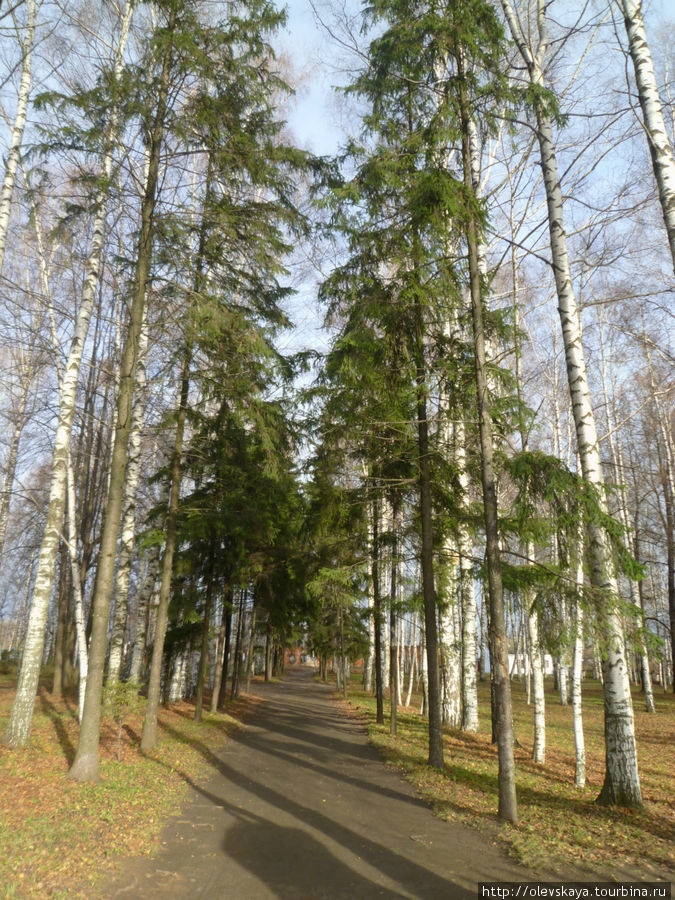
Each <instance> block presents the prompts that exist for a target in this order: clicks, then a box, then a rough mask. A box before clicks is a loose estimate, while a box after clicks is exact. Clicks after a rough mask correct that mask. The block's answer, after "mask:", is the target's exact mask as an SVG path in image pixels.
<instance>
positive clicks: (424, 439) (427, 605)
mask: <svg viewBox="0 0 675 900" xmlns="http://www.w3.org/2000/svg"><path fill="white" fill-rule="evenodd" d="M417 318H418V325H417V328H418V333H417V347H416V356H417V359H416V363H415V365H416V382H417V449H418V466H419V475H418V489H419V510H420V519H421V523H422V553H421V563H422V598H423V603H424V634H425V642H426V651H427V691H428V693H427V712H428V716H429V765H430V766H433V767H434V768H436V769H442V768H443V765H444V762H443V733H442V729H441V692H440V676H439V666H438V629H437V627H436V589H435V587H434V538H433V517H432V507H431V471H430V467H429V422H428V419H427V373H426V366H425V361H424V341H423V324H422V311H421V309H420V308H419V301H418V309H417Z"/></svg>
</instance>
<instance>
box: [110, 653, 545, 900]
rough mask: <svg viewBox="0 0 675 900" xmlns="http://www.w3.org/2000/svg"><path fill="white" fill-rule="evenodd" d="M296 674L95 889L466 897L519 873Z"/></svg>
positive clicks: (149, 894)
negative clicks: (432, 802)
mask: <svg viewBox="0 0 675 900" xmlns="http://www.w3.org/2000/svg"><path fill="white" fill-rule="evenodd" d="M313 674H314V673H313V671H312V670H310V669H301V670H299V671H296V672H294V673H293V674H291V675H290V676H289V677H287V678H285V679H284V680H283V681H282V682H279V683H275V684H269V685H262V684H261V685H256V692H259V693H261V694H262V696H263V700H264V702H263V703H262V704H261V705H260V706H259V707H258V708H257V710H256V712H255V714H254V716H253V717H252V719H251V720H250V721H249V722H247V724H246V726H245V727H244V728H242V729H241V730H240V731H239V732H238V733H237V734H236V735H234V736H233V737H231V738H230V739H229V740H228V742H227V744H226V745H225V746H224V747H223V748H222V749H220V750H219V751H217V752H216V753H212V752H211V751H210V750H207V749H204V753H205V755H206V756H207V757H208V761H209V763H210V765H211V766H212V768H213V770H214V771H213V774H211V775H210V776H209V777H208V779H207V780H205V781H204V782H202V783H200V784H195V785H192V786H191V789H190V794H189V797H188V799H187V801H186V802H185V804H184V806H183V808H182V810H181V812H180V814H178V815H177V816H174V817H173V818H172V819H171V820H170V821H169V822H168V824H167V825H166V827H165V829H164V831H163V833H162V837H161V844H162V846H161V850H160V851H159V853H158V854H157V856H155V857H154V858H153V859H148V858H147V857H146V858H138V859H128V860H122V861H120V863H119V865H118V869H117V872H118V873H119V874H115V873H113V876H112V878H108V879H107V881H106V883H105V885H103V886H101V887H99V888H98V891H97V892H96V893H95V896H96V897H100V898H104V900H108V898H110V900H116V898H127V897H128V898H133V900H146V898H163V900H183V898H185V900H188V898H189V900H198V898H203V900H211V898H213V900H267V898H273V897H276V898H283V900H287V898H288V900H324V898H326V900H339V898H345V900H347V898H350V900H351V898H366V897H367V898H375V897H392V898H393V897H406V898H423V900H441V898H455V897H457V898H460V897H461V898H469V897H471V898H472V900H474V898H475V897H476V884H477V882H480V881H519V880H525V879H527V878H528V876H529V877H532V876H531V875H530V873H528V872H526V871H525V870H524V869H521V868H519V867H518V866H516V865H515V864H514V863H512V862H510V861H509V860H508V859H507V858H506V856H505V854H504V853H503V851H502V850H500V849H499V848H498V847H496V846H494V845H493V844H492V843H491V842H490V840H489V839H488V838H487V837H486V836H485V835H482V834H480V833H479V832H477V831H474V830H473V829H470V828H468V827H466V826H463V825H460V824H454V823H452V824H451V823H446V822H443V821H441V820H440V819H438V818H435V817H434V816H433V814H432V813H431V811H430V809H429V808H428V806H427V805H426V804H424V803H423V802H422V801H421V800H420V799H419V798H418V797H417V796H416V795H415V792H414V790H413V789H412V788H411V787H410V785H408V784H407V782H405V781H404V780H403V779H402V778H401V777H400V776H399V775H397V774H396V773H395V772H393V771H392V770H390V769H388V768H387V767H386V766H385V765H383V763H382V761H381V759H380V757H379V756H378V754H377V752H376V751H375V750H374V749H373V748H372V747H370V746H369V744H368V741H367V736H366V732H365V729H364V727H363V725H362V724H361V723H360V722H359V721H358V720H356V719H354V718H353V717H350V716H349V715H347V714H346V712H345V711H344V710H343V709H342V708H341V707H340V706H339V705H338V703H337V702H336V701H335V699H334V698H333V694H332V690H331V688H330V687H327V686H326V685H322V684H320V683H317V682H316V681H315V680H314V678H313Z"/></svg>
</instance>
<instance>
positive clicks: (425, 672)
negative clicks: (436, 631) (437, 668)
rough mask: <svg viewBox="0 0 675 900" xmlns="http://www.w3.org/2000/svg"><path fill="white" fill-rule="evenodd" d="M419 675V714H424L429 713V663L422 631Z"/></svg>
mask: <svg viewBox="0 0 675 900" xmlns="http://www.w3.org/2000/svg"><path fill="white" fill-rule="evenodd" d="M420 676H421V678H422V703H421V704H420V715H421V716H425V715H428V714H429V708H428V707H429V664H428V661H427V652H426V640H425V639H424V632H422V652H421V655H420Z"/></svg>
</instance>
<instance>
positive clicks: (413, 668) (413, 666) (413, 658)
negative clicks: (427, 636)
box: [405, 612, 418, 707]
mask: <svg viewBox="0 0 675 900" xmlns="http://www.w3.org/2000/svg"><path fill="white" fill-rule="evenodd" d="M417 619H418V614H417V612H415V615H414V616H413V626H412V635H413V639H412V642H411V645H410V651H411V652H410V672H409V673H408V691H407V693H406V695H405V706H406V707H409V706H410V701H411V699H412V691H413V685H414V683H415V673H416V672H417Z"/></svg>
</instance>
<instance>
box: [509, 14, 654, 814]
mask: <svg viewBox="0 0 675 900" xmlns="http://www.w3.org/2000/svg"><path fill="white" fill-rule="evenodd" d="M501 3H502V8H503V9H504V13H505V16H506V19H507V21H508V24H509V28H510V30H511V34H512V36H513V39H514V41H515V42H516V45H517V46H518V49H519V51H520V54H521V56H522V57H523V60H524V61H525V63H526V65H527V68H528V74H529V78H530V81H531V83H532V84H535V85H537V86H540V85H545V82H544V76H543V69H542V61H543V59H544V56H545V53H546V48H547V35H546V5H545V2H544V0H538V16H537V24H538V36H539V37H538V45H537V51H536V54H534V53H533V52H531V50H530V49H529V47H528V45H527V42H526V40H525V38H524V37H523V34H522V32H521V31H520V28H519V25H518V22H517V19H516V17H515V14H514V12H513V9H512V7H511V5H510V2H509V0H501ZM535 111H536V116H537V139H538V142H539V149H540V155H541V168H542V173H543V178H544V186H545V190H546V203H547V210H548V223H549V235H550V243H551V254H552V258H553V272H554V276H555V283H556V291H557V295H558V311H559V313H560V322H561V326H562V333H563V341H564V346H565V361H566V364H567V379H568V384H569V390H570V396H571V400H572V413H573V416H574V424H575V427H576V433H577V446H578V452H579V457H580V460H581V468H582V474H583V477H584V479H585V480H586V481H587V482H589V483H590V484H591V485H592V486H593V488H595V489H596V490H597V491H598V502H599V503H600V504H602V505H604V497H603V494H602V491H603V486H604V479H603V473H602V466H601V461H600V452H599V447H598V437H597V432H596V427H595V416H594V413H593V406H592V404H591V397H590V391H589V386H588V375H587V372H586V363H585V359H584V351H583V345H582V341H581V326H580V320H579V314H578V309H577V302H576V297H575V295H574V290H573V287H572V275H571V271H570V265H569V258H568V253H567V237H566V234H565V227H564V216H563V200H562V190H561V186H560V176H559V173H558V164H557V161H556V156H555V149H554V143H553V125H552V121H551V117H550V115H549V114H548V113H547V112H546V110H545V109H544V107H543V106H542V105H541V104H538V105H537V106H536V108H535ZM589 555H590V559H591V583H592V584H593V587H594V588H595V590H596V596H597V599H598V608H599V612H600V619H601V621H602V622H603V630H604V635H605V647H604V652H603V659H602V671H603V686H604V697H605V760H606V774H605V782H604V785H603V788H602V791H601V792H600V795H599V797H598V801H599V802H601V803H610V804H617V805H620V806H640V805H641V804H642V794H641V791H640V779H639V775H638V768H637V751H636V747H635V728H634V724H633V705H632V701H631V695H630V685H629V683H628V670H627V665H626V651H625V645H624V636H623V628H622V624H621V618H620V616H619V614H618V612H617V609H616V605H615V598H616V596H617V585H616V579H615V577H614V572H613V562H612V556H611V551H610V548H609V546H608V542H607V537H606V535H605V533H604V532H603V530H602V528H601V527H600V526H599V525H598V524H597V523H594V522H591V523H590V524H589Z"/></svg>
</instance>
